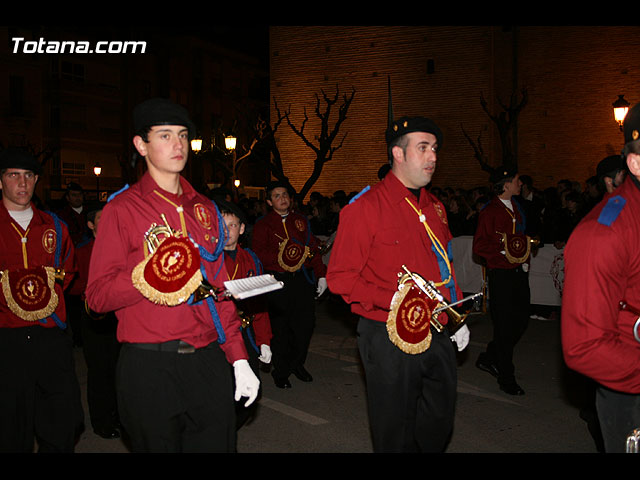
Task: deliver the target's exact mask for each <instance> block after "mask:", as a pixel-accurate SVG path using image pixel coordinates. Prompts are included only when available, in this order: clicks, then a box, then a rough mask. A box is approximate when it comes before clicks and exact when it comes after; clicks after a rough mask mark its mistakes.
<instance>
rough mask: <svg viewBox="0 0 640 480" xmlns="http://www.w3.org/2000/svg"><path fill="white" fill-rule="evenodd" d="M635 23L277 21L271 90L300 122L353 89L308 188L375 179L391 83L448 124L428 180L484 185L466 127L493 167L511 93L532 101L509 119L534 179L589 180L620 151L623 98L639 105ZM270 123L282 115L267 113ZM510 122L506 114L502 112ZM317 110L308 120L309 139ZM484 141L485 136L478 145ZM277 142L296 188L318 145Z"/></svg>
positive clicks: (407, 108) (399, 99) (407, 110)
mask: <svg viewBox="0 0 640 480" xmlns="http://www.w3.org/2000/svg"><path fill="white" fill-rule="evenodd" d="M638 33H640V27H634V26H627V27H617V26H570V27H569V26H540V27H538V26H521V27H498V26H408V27H400V26H277V27H271V29H270V49H271V55H270V72H271V73H270V82H271V97H272V99H275V100H276V101H277V102H278V104H279V105H280V106H282V107H287V106H291V108H290V112H291V113H290V118H291V119H292V122H293V123H294V124H297V125H300V124H301V123H302V120H303V117H304V111H305V109H306V111H307V113H312V112H313V109H314V107H315V101H316V99H315V96H314V95H315V94H318V93H320V92H321V91H325V92H327V93H329V94H333V92H334V91H335V89H336V86H337V87H338V88H339V90H340V92H344V93H349V92H350V91H351V90H352V89H354V90H355V92H356V93H355V97H354V100H353V102H352V104H351V106H350V108H349V112H348V118H347V120H346V121H345V122H344V124H343V125H342V128H341V130H340V135H339V136H340V138H342V137H341V136H343V135H344V134H346V135H347V136H346V138H345V140H344V143H343V146H342V147H341V148H340V149H339V150H338V151H337V152H336V153H335V155H334V158H333V159H332V160H331V161H330V162H328V163H327V164H326V165H325V167H324V170H323V173H322V175H321V177H320V179H319V180H318V181H317V183H316V184H315V186H314V188H313V189H312V190H317V191H319V192H321V193H323V194H328V195H330V194H332V193H333V192H334V191H336V190H339V189H341V190H345V191H346V192H350V191H359V190H360V189H362V188H363V187H365V186H366V185H370V184H373V183H375V182H377V181H378V179H377V171H378V169H379V167H380V166H381V165H382V164H383V163H384V162H385V161H386V149H385V144H384V130H385V128H386V125H387V111H388V88H387V87H388V81H390V83H391V92H392V95H391V96H392V101H393V113H394V116H396V117H399V116H402V115H424V116H428V117H431V118H433V119H434V120H435V121H436V122H437V123H438V124H439V125H440V126H441V128H442V130H443V132H444V142H443V143H444V145H443V148H442V150H441V152H440V154H439V156H438V167H437V171H436V174H435V176H434V179H433V184H434V185H437V186H440V187H454V188H455V187H460V188H473V187H475V186H482V185H486V184H487V179H488V174H487V173H486V172H485V171H483V170H482V168H481V167H480V163H479V162H478V160H477V159H476V157H475V152H474V149H473V147H472V146H471V144H470V142H469V140H468V139H467V137H466V136H465V132H466V133H467V134H468V136H469V137H470V138H471V139H472V141H473V142H474V143H475V144H476V145H481V147H482V150H483V153H484V155H485V156H486V161H487V163H489V164H490V165H492V166H496V165H498V164H500V163H501V162H502V148H501V142H500V136H499V132H498V128H497V126H496V123H495V122H494V121H493V120H491V119H490V117H489V115H488V114H487V112H485V111H484V110H483V108H482V106H481V98H484V99H485V100H486V102H487V110H488V112H489V113H490V114H491V115H494V116H498V115H499V114H500V113H501V112H503V111H504V110H503V109H502V107H501V104H504V105H508V104H509V102H510V99H511V96H512V95H514V94H515V99H516V103H517V102H518V101H519V100H520V99H522V91H523V89H526V92H527V95H528V100H527V103H526V105H525V106H524V108H523V109H522V111H521V112H520V114H519V115H518V116H517V122H516V123H515V125H514V128H515V131H516V132H517V134H516V135H515V136H514V137H513V138H512V145H513V148H514V150H515V151H516V152H517V157H518V166H519V170H520V172H521V173H523V174H528V175H530V176H531V177H532V178H533V180H534V186H536V187H537V188H540V189H543V188H546V187H549V186H555V185H556V184H557V182H558V181H559V180H561V179H565V178H567V179H570V180H573V181H577V182H580V183H581V184H584V181H585V180H586V179H587V178H589V177H590V176H592V175H594V174H595V168H596V165H597V163H598V162H599V161H600V160H601V159H602V158H604V157H606V156H608V155H611V154H614V153H617V152H619V151H620V149H621V148H622V140H623V139H622V134H621V132H620V130H619V128H618V126H617V124H616V123H615V121H614V119H613V108H612V103H613V102H614V101H615V100H616V99H617V98H618V96H619V95H624V98H625V99H626V100H627V101H629V102H630V103H631V104H632V105H633V104H635V103H637V102H640V64H639V63H638V61H637V59H636V55H635V52H636V51H638V47H639V46H640V36H639V35H638ZM271 119H272V122H273V121H275V111H274V109H273V103H272V109H271ZM505 120H508V116H507V117H506V118H505ZM318 125H319V124H318V123H317V122H316V123H315V125H314V118H313V115H312V114H311V115H309V121H308V123H307V125H306V127H305V128H306V130H307V136H308V138H313V134H312V132H313V128H319V126H318ZM478 139H479V142H478ZM278 146H279V150H280V152H281V154H282V157H283V161H284V162H285V172H286V173H287V175H288V176H289V178H290V180H291V183H292V184H293V185H294V187H296V188H300V186H301V185H303V184H304V181H305V180H306V179H307V178H308V177H309V174H310V172H311V168H312V165H311V162H312V160H313V156H314V155H313V153H312V152H311V150H310V149H309V148H308V147H307V146H305V145H304V144H303V143H302V142H301V140H300V139H299V138H298V137H297V136H296V135H295V134H294V133H293V132H292V131H291V129H287V128H280V129H279V131H278Z"/></svg>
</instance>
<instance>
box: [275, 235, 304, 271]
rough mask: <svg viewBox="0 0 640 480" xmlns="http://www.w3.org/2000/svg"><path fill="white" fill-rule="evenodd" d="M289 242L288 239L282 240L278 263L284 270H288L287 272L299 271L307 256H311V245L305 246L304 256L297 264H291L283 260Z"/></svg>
mask: <svg viewBox="0 0 640 480" xmlns="http://www.w3.org/2000/svg"><path fill="white" fill-rule="evenodd" d="M288 243H289V240H288V239H285V240H283V241H282V242H280V247H279V249H278V264H279V265H280V266H281V267H282V269H283V270H286V271H287V272H297V271H298V270H300V267H302V265H303V264H304V262H305V261H306V260H307V257H308V256H309V247H308V246H305V247H304V253H303V254H302V258H300V261H299V262H298V263H297V264H296V265H294V266H290V265H287V264H286V263H284V261H283V260H282V256H283V255H284V251H285V249H286V247H287V244H288Z"/></svg>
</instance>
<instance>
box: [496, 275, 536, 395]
mask: <svg viewBox="0 0 640 480" xmlns="http://www.w3.org/2000/svg"><path fill="white" fill-rule="evenodd" d="M488 279H489V313H490V314H491V322H492V324H493V339H492V340H491V342H489V344H488V345H487V355H488V357H489V359H490V360H491V361H492V362H493V363H495V364H496V365H497V366H498V371H499V373H500V375H499V377H498V382H499V383H500V384H504V385H508V384H509V383H512V382H515V366H514V364H513V352H514V349H515V346H516V345H517V343H518V342H519V341H520V339H521V338H522V335H523V334H524V332H525V331H526V329H527V325H528V324H529V315H530V308H531V305H530V302H531V294H530V290H529V274H528V273H526V272H524V271H523V270H522V267H517V268H515V269H511V270H503V269H490V270H488Z"/></svg>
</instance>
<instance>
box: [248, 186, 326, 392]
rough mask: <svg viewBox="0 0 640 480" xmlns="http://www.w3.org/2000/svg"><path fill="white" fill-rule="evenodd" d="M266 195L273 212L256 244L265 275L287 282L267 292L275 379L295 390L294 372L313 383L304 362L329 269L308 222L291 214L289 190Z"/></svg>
mask: <svg viewBox="0 0 640 480" xmlns="http://www.w3.org/2000/svg"><path fill="white" fill-rule="evenodd" d="M266 194H267V204H268V205H269V207H271V210H270V211H269V212H268V213H267V214H266V215H265V216H263V217H261V218H259V219H258V220H257V221H256V223H255V225H254V227H253V234H252V241H251V242H252V243H251V246H252V248H253V251H254V252H255V253H256V255H258V258H259V259H260V261H261V262H262V264H263V266H264V269H265V272H266V273H272V274H273V275H274V276H275V278H277V279H278V280H280V281H282V282H284V288H282V289H280V290H277V291H275V292H270V293H269V294H267V295H268V297H267V298H268V302H269V318H270V319H271V330H272V332H273V338H272V340H271V349H272V351H273V358H272V362H273V370H272V371H271V375H272V376H273V379H274V382H275V385H276V387H278V388H291V383H290V382H289V376H290V375H291V374H294V375H295V376H296V377H297V378H298V379H299V380H301V381H303V382H311V381H313V377H312V376H311V375H310V374H309V372H308V371H307V370H306V369H305V367H304V363H305V361H306V358H307V352H308V350H309V343H310V341H311V336H312V335H313V329H314V327H315V320H316V317H315V295H318V296H320V295H322V292H324V290H325V289H326V288H327V281H326V278H325V277H326V270H327V269H326V266H325V265H324V263H322V256H321V255H317V254H316V253H317V252H318V247H319V246H320V242H319V241H318V239H317V238H316V237H315V236H314V235H313V234H312V233H311V227H310V226H309V220H308V219H307V217H305V216H304V215H301V214H299V213H297V212H295V211H292V210H291V196H290V195H289V191H288V190H287V187H286V186H285V185H284V184H282V183H280V182H271V183H270V184H269V185H268V186H267V189H266ZM316 284H317V286H316Z"/></svg>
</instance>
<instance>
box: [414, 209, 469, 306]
mask: <svg viewBox="0 0 640 480" xmlns="http://www.w3.org/2000/svg"><path fill="white" fill-rule="evenodd" d="M405 200H406V201H407V203H408V204H409V205H410V206H411V208H412V209H413V210H414V211H415V212H416V213H417V214H418V218H419V220H420V222H421V223H422V224H423V225H424V228H425V230H426V231H427V235H428V236H429V239H430V240H431V250H433V252H434V253H435V254H436V259H437V260H438V266H439V268H440V277H441V279H442V281H441V282H438V283H436V284H435V286H436V287H440V286H444V287H446V288H448V289H449V292H450V293H451V301H452V302H455V301H457V293H456V289H455V283H454V282H453V275H451V260H450V258H451V257H452V255H451V253H452V252H451V242H449V244H448V245H447V249H446V250H445V248H444V246H443V245H442V243H441V242H440V240H439V239H438V237H436V235H435V233H433V230H431V227H429V224H428V223H427V219H426V217H425V216H424V215H423V214H422V210H418V209H417V208H416V206H415V205H414V204H413V203H411V201H410V200H409V199H408V198H406V197H405Z"/></svg>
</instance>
